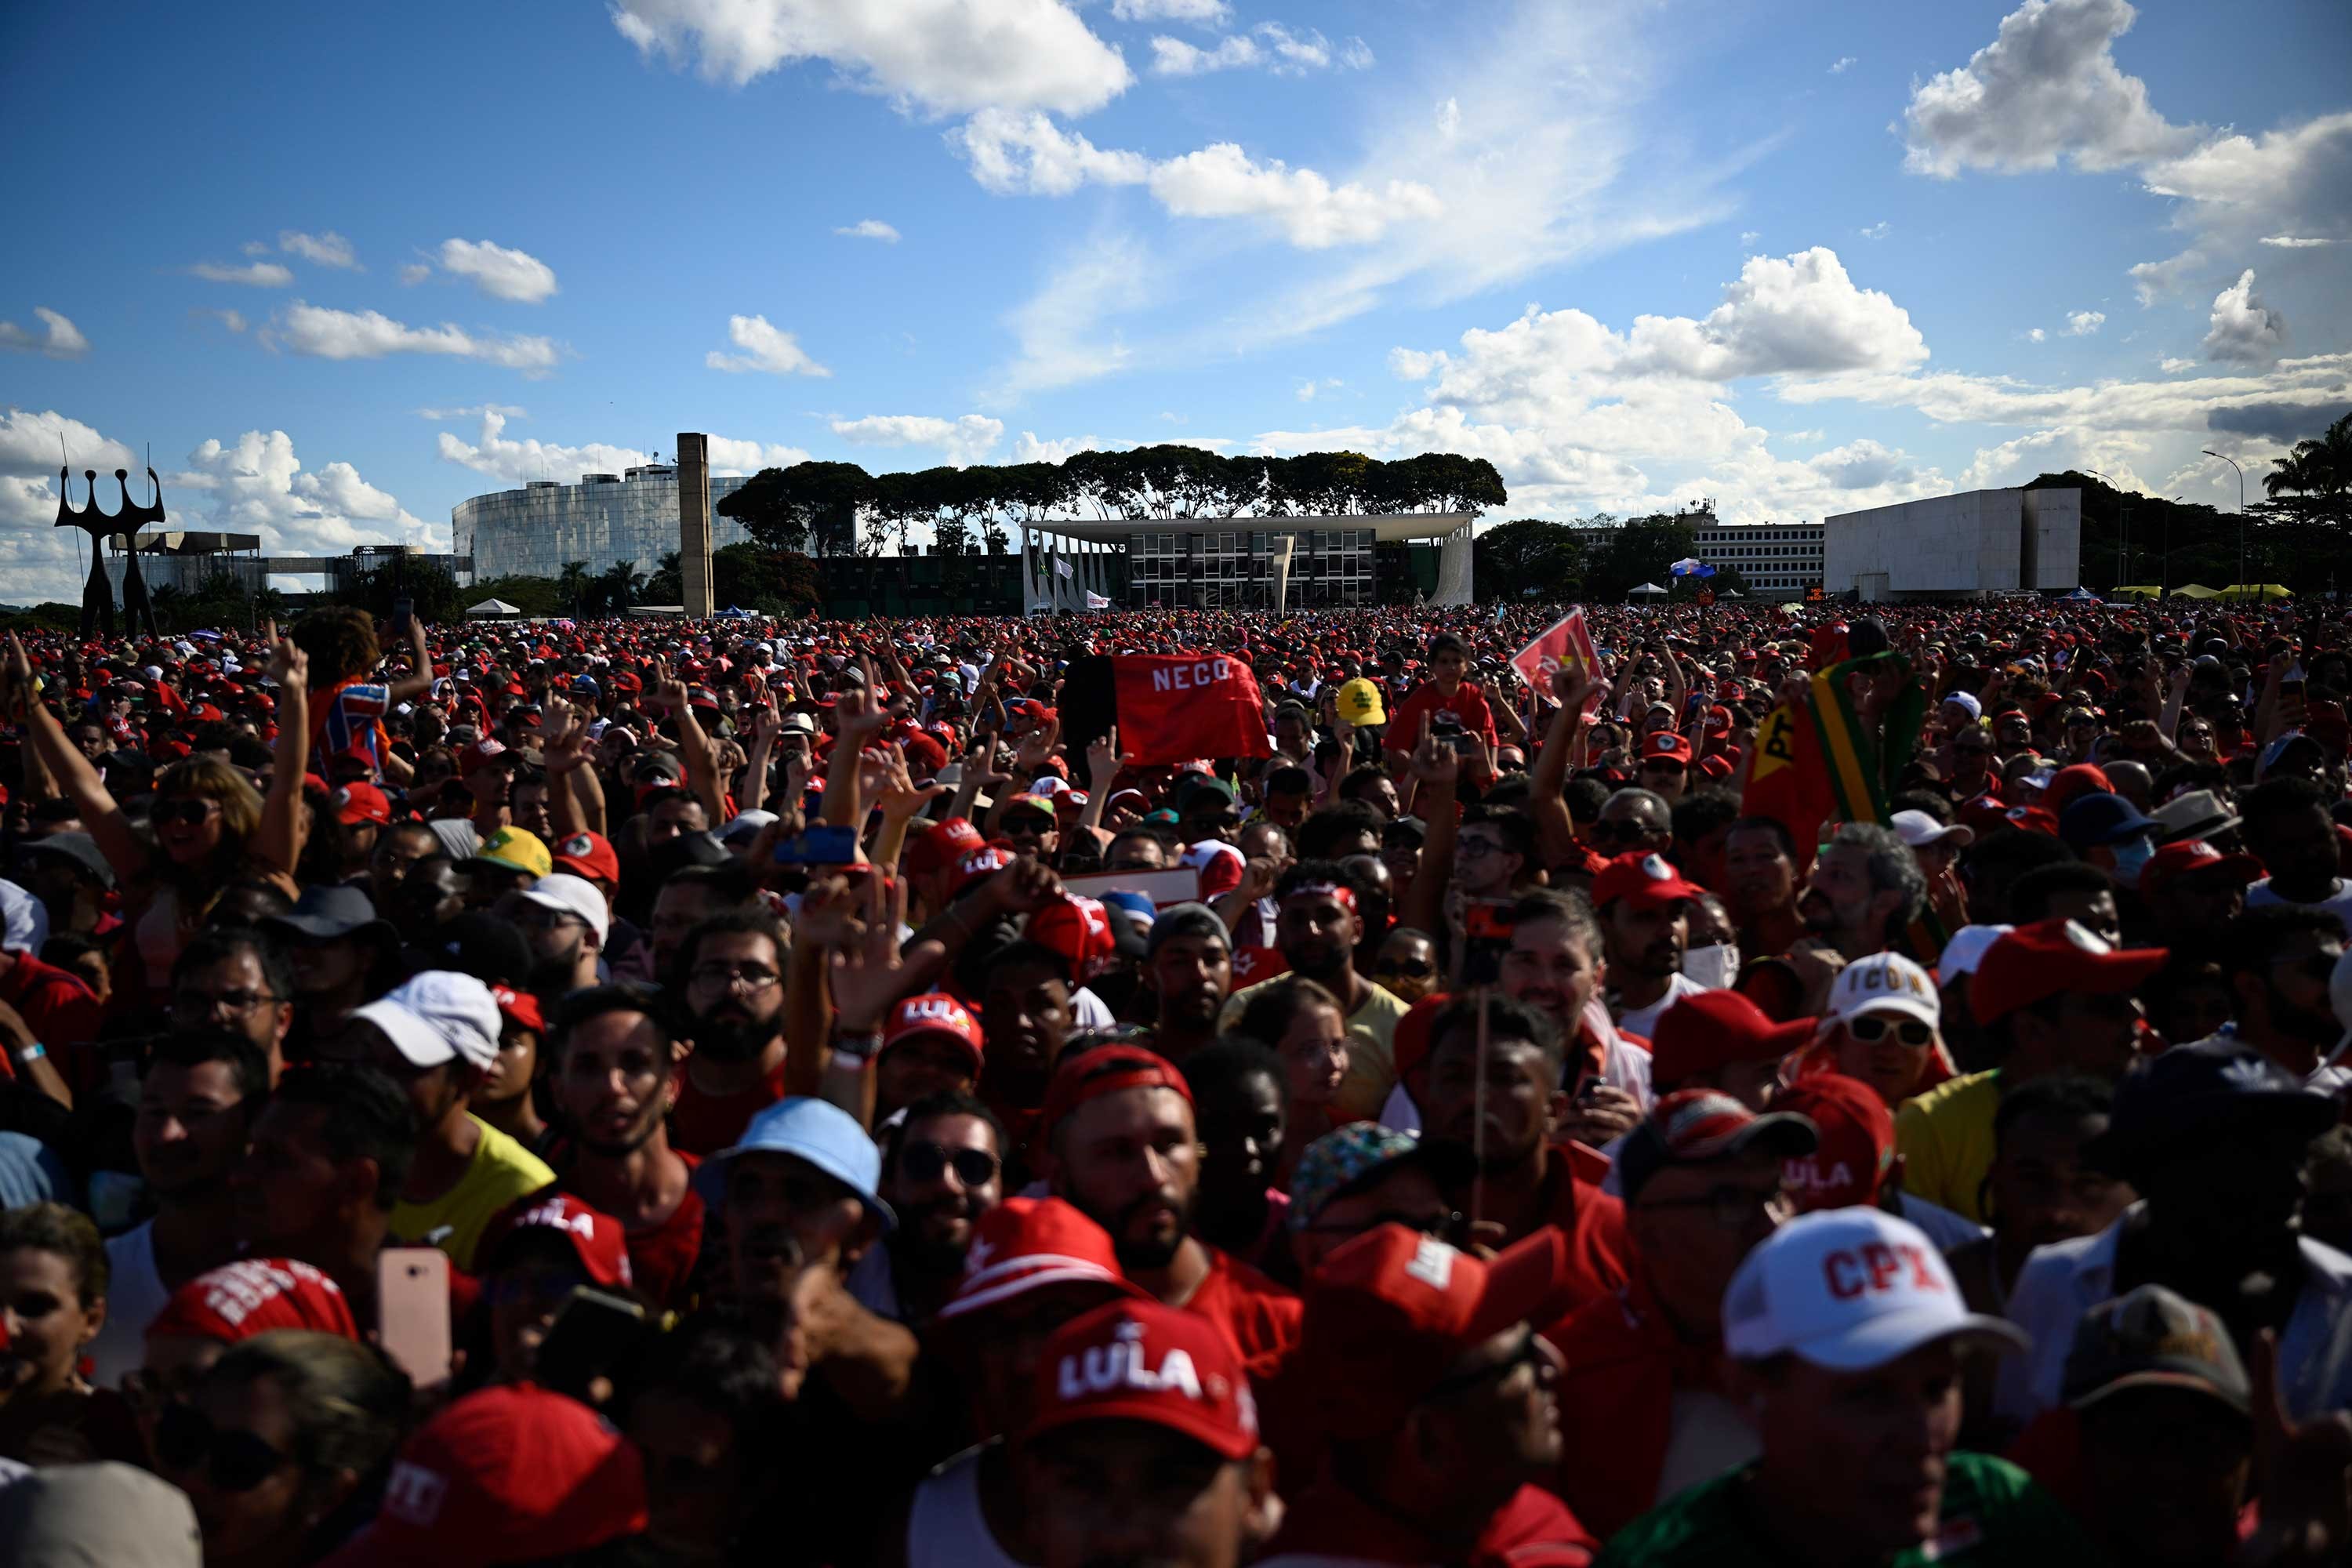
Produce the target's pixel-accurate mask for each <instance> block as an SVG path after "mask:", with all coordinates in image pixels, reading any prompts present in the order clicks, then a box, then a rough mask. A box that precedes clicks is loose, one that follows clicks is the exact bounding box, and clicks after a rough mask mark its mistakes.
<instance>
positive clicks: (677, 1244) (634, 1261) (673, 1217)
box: [627, 1144, 725, 1309]
mask: <svg viewBox="0 0 2352 1568" xmlns="http://www.w3.org/2000/svg"><path fill="white" fill-rule="evenodd" d="M721 1147H722V1148H723V1147H725V1145H723V1144H722V1145H721ZM678 1158H679V1159H681V1160H684V1161H685V1162H686V1172H687V1182H686V1195H685V1196H684V1197H682V1198H680V1199H678V1200H677V1207H676V1208H674V1209H672V1210H670V1211H669V1217H668V1218H667V1219H666V1220H664V1221H662V1222H661V1223H660V1224H659V1225H657V1226H654V1227H653V1228H652V1229H650V1230H633V1231H630V1232H629V1233H628V1237H627V1240H628V1246H629V1273H630V1274H631V1276H632V1277H633V1278H634V1279H635V1283H636V1288H637V1293H638V1294H639V1295H641V1296H643V1297H645V1298H646V1300H648V1301H651V1302H652V1303H653V1304H654V1305H655V1307H656V1308H662V1309H666V1308H680V1309H682V1308H684V1307H686V1306H687V1305H688V1295H689V1294H690V1293H691V1287H692V1285H693V1282H694V1278H695V1270H696V1268H697V1266H698V1264H700V1262H701V1261H702V1241H703V1222H704V1220H705V1219H706V1218H707V1217H708V1210H707V1209H706V1207H705V1205H704V1204H703V1202H702V1194H700V1193H698V1192H697V1191H695V1189H694V1168H695V1167H696V1166H697V1165H698V1164H700V1163H702V1162H701V1161H699V1160H698V1159H696V1158H695V1157H694V1156H693V1155H691V1154H688V1153H684V1152H681V1153H680V1154H679V1155H678Z"/></svg>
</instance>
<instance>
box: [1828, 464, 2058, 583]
mask: <svg viewBox="0 0 2352 1568" xmlns="http://www.w3.org/2000/svg"><path fill="white" fill-rule="evenodd" d="M1826 527H1827V529H1828V537H1827V539H1826V540H1825V541H1824V542H1823V547H1822V585H1823V586H1824V587H1825V588H1826V589H1827V590H1828V591H1829V592H1830V593H1832V594H1846V593H1853V594H1858V595H1861V597H1862V598H1863V600H1864V602H1865V603H1881V602H1886V601H1891V600H1897V599H1903V598H1906V597H1916V598H1936V597H1944V596H1948V595H1966V596H1973V595H1979V594H2013V593H2020V592H2023V593H2038V592H2042V591H2046V590H2049V589H2053V588H2072V587H2074V586H2075V585H2076V584H2079V583H2080V582H2081V581H2082V551H2083V492H2082V491H2081V490H2079V489H2003V490H1967V491H1963V492H1962V493H1960V494H1958V495H1948V496H1929V497H1927V498H1926V499H1925V500H1913V501H1904V502H1902V503H1900V504H1899V505H1895V506H1879V507H1873V508H1871V509H1870V510H1867V511H1849V512H1840V513H1836V514H1834V515H1832V517H1830V518H1829V519H1828V520H1827V523H1826Z"/></svg>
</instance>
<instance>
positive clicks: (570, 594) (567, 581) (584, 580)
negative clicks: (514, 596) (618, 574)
mask: <svg viewBox="0 0 2352 1568" xmlns="http://www.w3.org/2000/svg"><path fill="white" fill-rule="evenodd" d="M588 582H589V578H588V563H586V562H585V561H567V562H565V563H563V570H562V571H561V572H559V573H557V574H556V575H555V593H556V597H557V598H559V599H560V600H562V604H563V607H564V608H565V609H567V610H569V611H571V612H572V614H573V615H575V616H576V615H579V614H581V613H582V611H581V604H582V602H583V599H584V598H585V597H586V595H587V593H588ZM475 602H476V603H477V604H478V603H480V601H479V600H477V601H475ZM509 602H511V601H509Z"/></svg>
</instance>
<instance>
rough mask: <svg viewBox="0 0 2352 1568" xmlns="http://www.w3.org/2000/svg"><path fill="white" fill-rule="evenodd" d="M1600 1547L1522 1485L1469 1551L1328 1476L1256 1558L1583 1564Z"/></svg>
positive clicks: (1547, 1499) (1562, 1507) (1295, 1506)
mask: <svg viewBox="0 0 2352 1568" xmlns="http://www.w3.org/2000/svg"><path fill="white" fill-rule="evenodd" d="M1600 1550H1601V1543H1600V1542H1597V1541H1595V1540H1594V1539H1593V1538H1592V1532H1591V1531H1589V1530H1587V1529H1585V1528H1584V1526H1583V1525H1582V1524H1580V1523H1579V1522H1578V1521H1577V1518H1576V1516H1575V1515H1574V1514H1572V1513H1570V1512H1569V1510H1568V1507H1567V1505H1566V1504H1564V1503H1562V1502H1561V1501H1560V1500H1559V1499H1558V1498H1556V1497H1554V1496H1552V1495H1551V1493H1549V1492H1548V1491H1545V1490H1544V1489H1542V1488H1540V1487H1521V1488H1520V1489H1518V1491H1517V1493H1515V1494H1514V1495H1513V1496H1512V1498H1511V1500H1509V1501H1508V1502H1506V1503H1505V1504H1504V1505H1503V1506H1502V1507H1500V1508H1498V1509H1496V1510H1495V1511H1494V1513H1493V1515H1492V1516H1490V1517H1489V1518H1488V1519H1487V1521H1486V1528H1485V1529H1484V1530H1481V1531H1479V1532H1478V1539H1477V1540H1476V1541H1475V1542H1473V1543H1472V1544H1471V1547H1470V1550H1469V1552H1467V1554H1464V1553H1463V1552H1462V1551H1461V1549H1460V1548H1459V1547H1449V1546H1444V1545H1441V1544H1439V1543H1438V1542H1433V1541H1430V1540H1427V1539H1426V1538H1424V1537H1423V1536H1420V1535H1418V1534H1416V1533H1415V1532H1414V1531H1413V1530H1412V1527H1411V1526H1409V1525H1407V1524H1406V1523H1404V1521H1402V1520H1400V1519H1398V1518H1397V1517H1396V1515H1394V1514H1392V1513H1391V1512H1389V1511H1388V1510H1385V1509H1382V1508H1380V1507H1378V1506H1377V1505H1375V1504H1372V1503H1369V1502H1366V1501H1364V1500H1361V1499H1360V1498H1358V1497H1357V1496H1356V1495H1355V1494H1354V1493H1353V1492H1350V1491H1349V1490H1348V1489H1346V1488H1344V1487H1342V1486H1340V1485H1339V1483H1338V1482H1337V1481H1334V1480H1332V1479H1330V1478H1329V1477H1328V1476H1326V1477H1325V1478H1323V1479H1320V1480H1318V1481H1317V1482H1316V1483H1315V1484H1314V1485H1312V1486H1310V1487H1308V1488H1307V1489H1306V1490H1305V1491H1303V1492H1301V1493H1300V1494H1299V1496H1298V1498H1297V1500H1296V1501H1294V1502H1292V1503H1291V1504H1290V1506H1289V1509H1288V1510H1287V1511H1286V1513H1285V1514H1284V1516H1283V1521H1282V1530H1281V1532H1280V1533H1279V1534H1277V1535H1276V1537H1275V1538H1274V1542H1273V1544H1272V1545H1271V1546H1269V1547H1268V1548H1267V1549H1266V1554H1265V1556H1264V1557H1262V1558H1260V1559H1259V1562H1260V1563H1262V1564H1264V1565H1265V1568H1290V1565H1292V1564H1298V1565H1302V1568H1303V1565H1304V1564H1307V1563H1446V1562H1458V1563H1465V1564H1466V1565H1467V1568H1584V1564H1586V1563H1591V1561H1592V1558H1593V1554H1594V1553H1595V1552H1599V1551H1600Z"/></svg>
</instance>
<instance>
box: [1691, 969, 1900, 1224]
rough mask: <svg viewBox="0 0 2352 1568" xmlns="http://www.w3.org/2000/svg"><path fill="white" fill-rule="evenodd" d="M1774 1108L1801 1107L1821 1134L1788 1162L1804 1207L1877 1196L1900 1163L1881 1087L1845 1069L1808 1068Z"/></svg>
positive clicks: (1837, 1205) (1791, 1183) (1793, 1190)
mask: <svg viewBox="0 0 2352 1568" xmlns="http://www.w3.org/2000/svg"><path fill="white" fill-rule="evenodd" d="M1667 1010H1668V1011H1669V1012H1671V1011H1673V1009H1672V1008H1669V1009H1667ZM1772 1109H1773V1110H1792V1111H1794V1112H1796V1113H1797V1114H1798V1115H1800V1116H1801V1117H1803V1118H1805V1120H1807V1121H1811V1123H1812V1124H1813V1130H1814V1131H1816V1132H1818V1133H1820V1134H1821V1143H1820V1145H1819V1147H1817V1148H1816V1149H1815V1150H1814V1151H1813V1152H1811V1153H1810V1154H1794V1155H1791V1156H1790V1157H1789V1159H1788V1160H1787V1161H1786V1162H1784V1163H1783V1167H1782V1168H1783V1170H1784V1171H1785V1172H1786V1180H1787V1183H1788V1187H1789V1193H1790V1196H1791V1197H1793V1198H1795V1199H1796V1202H1797V1208H1798V1210H1799V1211H1800V1212H1801V1213H1810V1212H1811V1210H1814V1209H1842V1208H1848V1207H1851V1206H1853V1205H1856V1204H1874V1203H1876V1202H1877V1201H1878V1184H1879V1183H1880V1182H1881V1181H1883V1180H1885V1175H1886V1172H1887V1168H1888V1167H1889V1166H1891V1165H1893V1164H1894V1163H1895V1113H1894V1112H1893V1111H1891V1110H1887V1109H1886V1101H1885V1100H1881V1099H1880V1098H1879V1097H1878V1091H1877V1090H1876V1089H1873V1088H1871V1087H1870V1086H1869V1085H1868V1084H1866V1083H1864V1082H1863V1081H1862V1080H1861V1079H1852V1078H1848V1077H1846V1076H1845V1074H1843V1073H1837V1072H1813V1073H1807V1074H1806V1075H1805V1076H1804V1077H1802V1078H1801V1079H1798V1080H1797V1081H1796V1082H1795V1083H1792V1084H1790V1086H1789V1087H1788V1088H1786V1089H1782V1090H1781V1091H1780V1093H1779V1094H1778V1095H1776V1096H1774V1097H1773V1100H1772Z"/></svg>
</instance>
